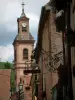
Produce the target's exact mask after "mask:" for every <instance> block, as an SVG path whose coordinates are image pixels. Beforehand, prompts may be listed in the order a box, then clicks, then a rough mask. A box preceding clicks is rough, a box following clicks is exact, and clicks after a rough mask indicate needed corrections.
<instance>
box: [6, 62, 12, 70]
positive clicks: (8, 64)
mask: <svg viewBox="0 0 75 100" xmlns="http://www.w3.org/2000/svg"><path fill="white" fill-rule="evenodd" d="M4 65H5V69H11V68H12V64H11V63H9V62H6V63H5V64H4Z"/></svg>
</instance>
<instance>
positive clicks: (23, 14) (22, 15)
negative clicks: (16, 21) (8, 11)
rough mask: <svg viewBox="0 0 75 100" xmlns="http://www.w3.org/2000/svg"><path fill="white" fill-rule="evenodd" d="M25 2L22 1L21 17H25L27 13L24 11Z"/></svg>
mask: <svg viewBox="0 0 75 100" xmlns="http://www.w3.org/2000/svg"><path fill="white" fill-rule="evenodd" d="M24 5H25V4H24V2H22V14H21V17H24V16H25V13H24Z"/></svg>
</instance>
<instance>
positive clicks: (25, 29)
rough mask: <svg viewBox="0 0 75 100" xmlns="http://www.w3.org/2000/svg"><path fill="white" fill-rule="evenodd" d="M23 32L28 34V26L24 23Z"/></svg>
mask: <svg viewBox="0 0 75 100" xmlns="http://www.w3.org/2000/svg"><path fill="white" fill-rule="evenodd" d="M22 32H27V24H26V23H22Z"/></svg>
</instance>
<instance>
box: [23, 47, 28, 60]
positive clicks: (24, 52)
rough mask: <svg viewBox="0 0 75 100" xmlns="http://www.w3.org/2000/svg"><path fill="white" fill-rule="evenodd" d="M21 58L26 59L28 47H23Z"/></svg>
mask: <svg viewBox="0 0 75 100" xmlns="http://www.w3.org/2000/svg"><path fill="white" fill-rule="evenodd" d="M23 59H28V49H26V48H25V49H23Z"/></svg>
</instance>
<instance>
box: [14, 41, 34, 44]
mask: <svg viewBox="0 0 75 100" xmlns="http://www.w3.org/2000/svg"><path fill="white" fill-rule="evenodd" d="M34 42H35V40H14V42H13V45H15V44H16V43H20V44H21V43H22V44H23V43H24V44H25V43H26V44H34Z"/></svg>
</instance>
